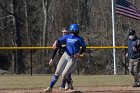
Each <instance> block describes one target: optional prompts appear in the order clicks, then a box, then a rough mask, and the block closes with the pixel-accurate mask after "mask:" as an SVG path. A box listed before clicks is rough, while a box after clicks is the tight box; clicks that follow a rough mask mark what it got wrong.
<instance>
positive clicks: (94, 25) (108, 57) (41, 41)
mask: <svg viewBox="0 0 140 93" xmlns="http://www.w3.org/2000/svg"><path fill="white" fill-rule="evenodd" d="M129 1H131V2H133V3H134V4H135V5H136V7H137V8H138V9H140V0H129ZM71 23H77V24H79V25H80V29H81V30H80V35H81V36H82V37H84V39H85V41H86V43H87V46H112V45H113V44H112V21H111V0H0V37H1V39H0V46H1V47H15V46H16V47H27V46H28V47H44V46H52V44H53V42H54V41H55V40H56V39H57V38H58V37H59V36H60V35H61V31H60V30H61V29H62V27H68V26H69V25H70V24H71ZM115 26H116V27H115V28H116V29H115V36H116V37H115V39H116V46H126V45H127V35H128V32H129V30H130V29H135V30H136V31H137V35H138V36H139V34H140V30H139V29H140V23H139V21H137V20H134V19H130V18H128V17H124V16H120V15H115ZM52 52H53V50H52V49H42V50H32V51H29V50H0V69H1V70H5V71H7V72H8V73H16V74H23V73H26V74H28V73H30V64H31V63H30V61H31V60H30V59H31V55H32V61H33V62H32V65H33V73H35V74H47V73H48V74H51V73H54V68H55V67H56V65H57V61H58V58H57V57H56V58H55V60H54V61H55V64H54V66H53V67H49V66H48V61H49V60H50V58H51V55H52ZM124 59H125V52H124V49H116V62H117V73H118V74H124V68H125V66H124ZM74 73H78V74H113V54H112V49H87V51H86V53H85V56H84V57H82V58H81V59H79V60H78V66H77V69H76V70H75V72H74Z"/></svg>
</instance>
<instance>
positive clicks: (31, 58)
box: [30, 50, 32, 76]
mask: <svg viewBox="0 0 140 93" xmlns="http://www.w3.org/2000/svg"><path fill="white" fill-rule="evenodd" d="M30 67H31V68H30V75H31V76H32V50H30Z"/></svg>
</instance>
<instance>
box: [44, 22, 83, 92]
mask: <svg viewBox="0 0 140 93" xmlns="http://www.w3.org/2000/svg"><path fill="white" fill-rule="evenodd" d="M78 34H79V26H78V24H71V25H70V34H68V35H65V36H63V37H62V38H60V39H58V40H57V42H66V50H65V52H64V53H63V55H62V57H61V58H60V60H59V62H58V64H59V63H60V64H59V65H57V68H56V71H55V74H54V75H53V77H52V80H51V82H50V86H49V87H48V88H47V89H45V90H44V91H45V92H51V91H52V88H53V86H54V84H55V83H56V82H57V80H58V78H59V76H60V74H62V79H64V80H65V81H66V82H68V85H69V84H70V79H69V78H68V75H69V74H70V73H71V72H72V71H73V70H74V69H75V67H76V65H77V58H79V57H80V55H81V54H83V53H84V52H85V50H86V44H85V42H84V40H83V38H82V37H80V36H79V35H78ZM80 47H81V48H80Z"/></svg>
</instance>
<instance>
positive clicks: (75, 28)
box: [70, 24, 79, 32]
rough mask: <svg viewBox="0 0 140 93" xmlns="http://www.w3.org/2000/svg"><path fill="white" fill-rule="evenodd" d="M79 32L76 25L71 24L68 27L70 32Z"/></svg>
mask: <svg viewBox="0 0 140 93" xmlns="http://www.w3.org/2000/svg"><path fill="white" fill-rule="evenodd" d="M73 30H74V31H77V30H79V26H78V24H71V25H70V32H72V31H73Z"/></svg>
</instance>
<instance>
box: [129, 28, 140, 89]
mask: <svg viewBox="0 0 140 93" xmlns="http://www.w3.org/2000/svg"><path fill="white" fill-rule="evenodd" d="M133 36H134V37H133ZM131 37H133V38H132V39H131ZM128 57H129V72H130V73H131V74H132V75H133V76H134V85H133V87H140V39H139V38H137V36H136V35H135V31H134V30H132V31H131V32H130V33H129V40H128Z"/></svg>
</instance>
